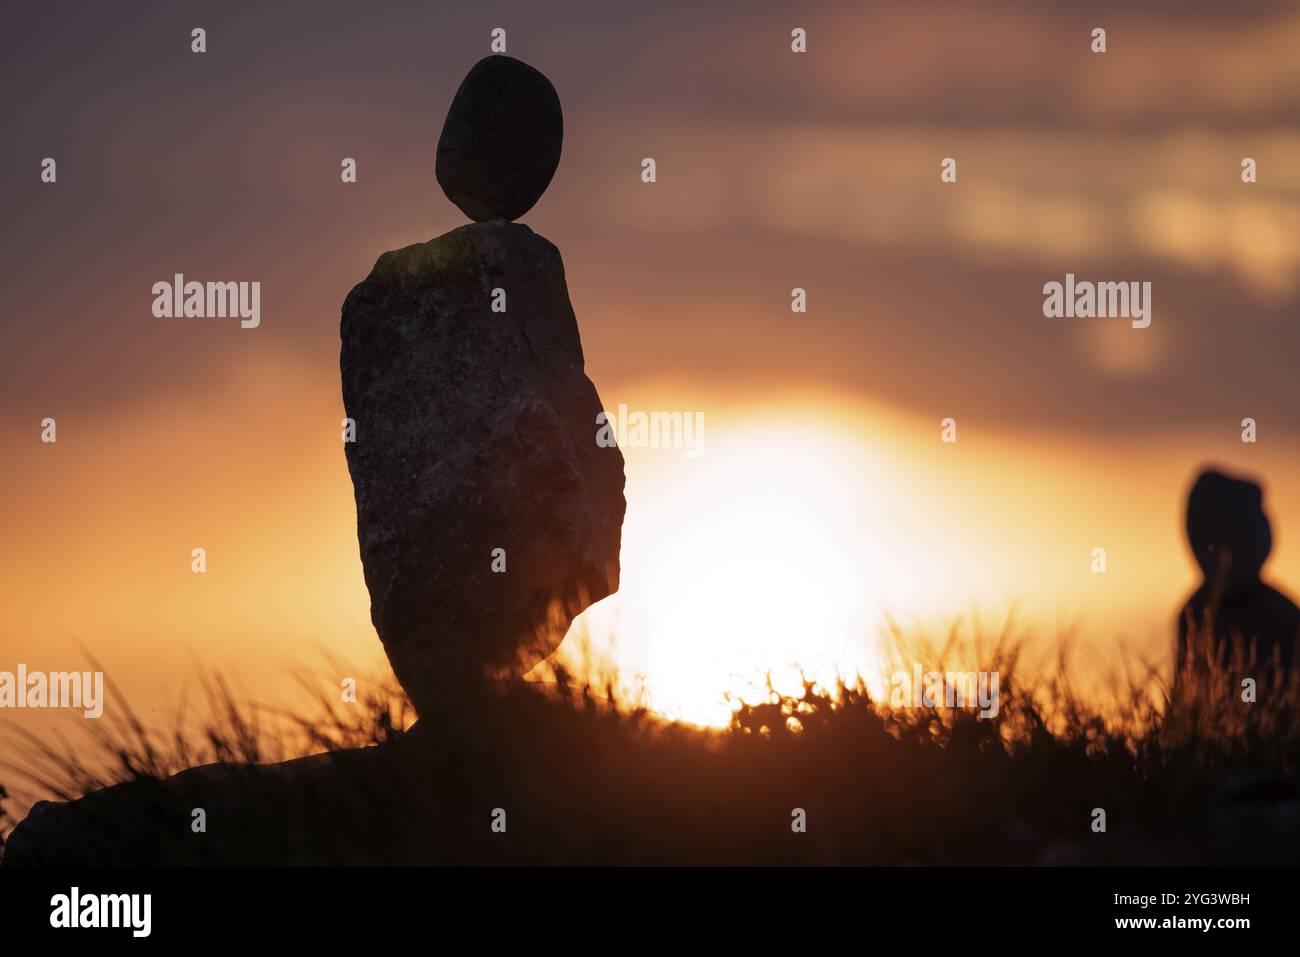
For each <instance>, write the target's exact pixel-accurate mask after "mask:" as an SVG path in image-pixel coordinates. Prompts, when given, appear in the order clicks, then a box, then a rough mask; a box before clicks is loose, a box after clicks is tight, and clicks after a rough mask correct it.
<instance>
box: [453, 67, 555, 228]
mask: <svg viewBox="0 0 1300 957" xmlns="http://www.w3.org/2000/svg"><path fill="white" fill-rule="evenodd" d="M563 142H564V116H563V113H562V112H561V110H560V98H559V96H558V95H557V94H556V92H555V87H553V86H551V81H550V80H548V79H546V77H545V76H543V75H542V74H541V73H540V72H538V71H537V70H535V69H533V68H532V67H531V66H529V65H528V64H527V63H523V62H522V61H520V60H516V59H514V58H513V57H508V56H505V55H503V54H494V55H492V56H488V57H484V58H483V59H482V60H479V61H478V63H476V64H474V67H473V68H472V69H471V70H470V71H469V73H468V74H467V75H466V76H465V79H464V80H463V81H461V84H460V89H458V90H457V91H456V96H455V98H454V99H452V101H451V108H450V109H449V110H448V111H447V119H446V120H445V121H444V122H443V124H442V136H441V137H439V139H438V161H437V169H436V173H437V177H438V184H439V185H440V186H441V187H442V189H443V192H445V193H446V194H447V198H448V199H450V200H451V201H452V202H453V203H455V204H456V205H457V206H458V207H459V208H460V210H461V212H463V213H464V214H465V215H466V216H468V217H469V218H470V219H472V220H474V221H476V222H483V221H484V220H488V219H495V218H497V217H501V218H504V219H512V220H513V219H518V218H519V217H520V216H522V215H524V213H526V212H528V210H530V209H532V208H533V205H534V204H535V203H536V202H537V201H538V200H539V199H541V196H542V193H544V192H545V191H546V187H547V186H549V185H550V182H551V177H552V176H554V175H555V169H556V167H557V166H559V165H560V149H561V146H562V145H563Z"/></svg>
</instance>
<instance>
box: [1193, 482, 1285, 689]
mask: <svg viewBox="0 0 1300 957" xmlns="http://www.w3.org/2000/svg"><path fill="white" fill-rule="evenodd" d="M1187 539H1188V542H1189V544H1190V545H1191V548H1192V553H1193V555H1194V556H1195V558H1196V563H1197V564H1198V565H1199V566H1200V568H1201V572H1202V573H1203V575H1204V576H1205V578H1204V581H1203V582H1202V584H1201V586H1200V587H1199V588H1198V589H1197V590H1196V591H1195V592H1194V593H1193V594H1192V596H1191V598H1189V599H1188V601H1187V603H1186V605H1184V607H1183V609H1182V612H1181V613H1180V615H1179V621H1178V664H1179V668H1180V670H1181V668H1182V666H1183V665H1184V663H1185V662H1186V660H1187V655H1188V652H1189V641H1190V638H1189V634H1201V635H1202V636H1203V637H1204V638H1205V639H1206V640H1207V642H1208V643H1209V645H1210V647H1208V648H1207V649H1205V650H1207V651H1209V652H1210V653H1211V654H1213V655H1214V656H1215V658H1216V659H1219V660H1221V661H1226V660H1227V659H1228V658H1230V656H1231V652H1232V646H1233V644H1234V643H1239V644H1240V645H1241V651H1242V653H1243V655H1247V656H1248V655H1249V654H1250V652H1251V646H1252V645H1253V653H1254V659H1255V661H1256V662H1257V663H1258V664H1257V666H1256V667H1255V668H1254V669H1253V670H1252V672H1251V673H1252V675H1253V676H1254V677H1255V678H1256V679H1257V681H1258V684H1259V685H1260V686H1261V687H1263V686H1266V685H1270V684H1272V682H1273V681H1274V680H1276V678H1278V677H1281V676H1284V675H1286V674H1289V673H1290V671H1291V668H1292V665H1293V663H1294V653H1295V645H1296V641H1297V638H1300V608H1297V607H1296V605H1295V603H1294V602H1293V601H1291V599H1289V598H1287V597H1286V596H1285V595H1283V594H1282V593H1281V592H1279V591H1278V590H1277V589H1275V588H1272V587H1270V586H1269V585H1266V584H1265V583H1264V582H1263V581H1262V580H1261V578H1260V570H1261V569H1262V567H1263V565H1264V561H1265V559H1267V558H1268V554H1269V552H1270V551H1271V550H1272V547H1273V534H1272V530H1271V529H1270V527H1269V522H1268V516H1267V515H1266V514H1265V512H1264V497H1263V491H1262V490H1261V489H1260V487H1259V485H1257V484H1255V483H1254V482H1251V481H1247V480H1245V479H1239V478H1233V477H1231V476H1228V475H1225V474H1223V473H1221V472H1217V471H1214V470H1207V471H1204V472H1202V473H1201V474H1200V476H1199V477H1198V478H1197V479H1196V482H1195V484H1194V485H1193V486H1192V490H1191V493H1190V494H1189V495H1188V498H1187Z"/></svg>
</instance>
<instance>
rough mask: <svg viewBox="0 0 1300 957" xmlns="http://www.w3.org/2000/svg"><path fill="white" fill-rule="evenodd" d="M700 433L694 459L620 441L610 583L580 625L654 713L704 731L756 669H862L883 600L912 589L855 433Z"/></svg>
mask: <svg viewBox="0 0 1300 957" xmlns="http://www.w3.org/2000/svg"><path fill="white" fill-rule="evenodd" d="M710 426H711V429H710V432H709V433H708V443H707V446H706V448H705V450H704V454H702V455H701V456H699V457H698V458H688V457H686V456H684V455H683V454H682V453H681V451H680V450H671V449H628V450H625V456H626V459H627V474H628V490H627V498H628V511H627V519H626V522H625V524H624V538H623V551H622V576H621V578H622V583H621V587H620V590H619V593H618V594H617V595H616V596H613V597H612V598H610V599H607V600H606V601H605V602H602V603H600V604H599V605H597V606H595V607H594V608H592V609H590V610H589V611H588V612H587V613H586V614H585V615H584V616H583V618H582V620H581V626H582V627H584V628H586V629H587V631H588V633H589V635H590V636H591V637H592V640H593V642H594V643H596V644H602V643H604V644H605V647H607V648H608V649H609V651H608V654H609V656H610V658H611V659H612V662H613V664H614V666H615V667H616V669H617V671H618V674H619V679H620V683H621V684H622V685H623V686H624V687H625V688H626V687H631V686H635V687H637V688H639V689H640V690H641V692H642V694H643V696H644V699H645V700H646V703H647V704H648V705H649V706H650V707H651V708H652V709H653V710H654V711H656V712H659V713H661V714H664V715H666V716H668V717H671V718H674V719H678V720H683V721H689V722H692V723H698V724H703V725H714V726H717V725H724V724H726V723H727V722H728V720H729V719H730V716H731V711H732V706H731V705H730V704H729V703H728V700H727V695H728V694H730V695H732V696H733V697H739V698H742V699H744V700H750V701H752V700H757V698H759V697H761V696H762V694H764V693H766V689H765V687H764V682H765V678H766V676H767V675H768V674H770V675H771V676H772V679H773V682H774V684H775V685H776V687H778V688H779V689H782V690H794V689H797V688H798V687H799V683H800V680H801V676H806V677H807V678H809V679H812V680H816V681H818V682H820V683H822V684H831V683H833V682H834V681H835V680H836V677H837V675H844V676H845V677H846V678H849V679H851V678H853V677H854V676H855V675H856V674H858V673H863V674H864V675H866V674H868V673H871V674H874V673H875V672H876V671H878V670H879V668H880V657H879V653H878V649H877V648H876V647H875V645H874V643H873V642H872V641H871V634H872V631H873V628H874V626H875V625H876V624H877V623H878V621H879V619H880V616H881V612H882V608H883V607H884V605H883V602H884V601H885V599H886V598H888V599H890V600H906V599H907V598H909V597H911V596H914V595H915V593H916V591H917V587H918V585H917V580H916V578H915V576H913V575H911V574H910V571H909V568H908V562H907V561H906V560H905V559H904V558H903V556H902V551H901V550H902V545H903V543H902V542H900V541H898V540H896V539H895V538H894V536H893V535H892V534H891V523H890V521H889V520H888V516H889V512H890V510H891V508H892V502H891V498H890V496H891V495H892V494H894V493H895V492H897V490H896V489H895V490H892V491H888V492H887V490H886V489H885V487H884V486H885V485H886V484H891V483H892V482H893V479H892V478H891V477H890V476H889V475H888V474H887V473H886V472H885V471H883V470H882V468H881V466H880V463H879V462H877V461H875V460H874V459H873V457H872V455H871V454H870V452H869V447H868V445H867V443H866V442H865V441H864V440H863V438H862V436H860V435H857V434H854V433H853V432H852V431H849V430H847V429H843V428H839V427H836V426H835V425H832V424H824V423H821V422H819V421H818V420H816V419H810V418H804V417H800V416H798V415H791V414H790V413H788V412H787V413H785V414H784V415H782V416H781V417H779V418H773V417H770V416H765V415H757V414H756V415H754V416H753V417H750V418H746V419H741V420H738V421H737V420H732V421H730V422H726V423H722V424H718V423H715V422H710Z"/></svg>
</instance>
